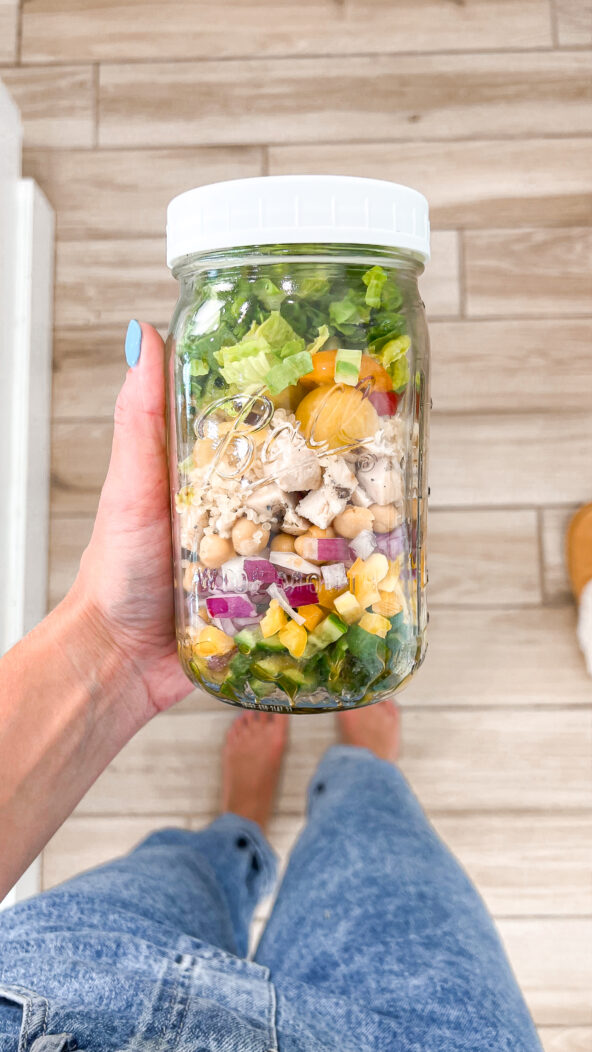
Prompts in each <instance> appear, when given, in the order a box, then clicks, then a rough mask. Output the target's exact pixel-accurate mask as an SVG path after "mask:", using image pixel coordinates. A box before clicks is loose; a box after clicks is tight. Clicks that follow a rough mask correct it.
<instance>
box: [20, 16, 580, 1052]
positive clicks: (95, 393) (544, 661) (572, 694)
mask: <svg viewBox="0 0 592 1052" xmlns="http://www.w3.org/2000/svg"><path fill="white" fill-rule="evenodd" d="M591 57H592V4H591V2H590V0H464V2H463V3H443V2H441V0H299V2H298V3H296V2H295V0H286V2H285V3H282V4H281V5H279V6H278V4H277V0H228V3H224V4H221V3H218V2H216V0H195V2H194V3H191V4H190V3H187V2H185V0H170V2H169V3H167V4H161V5H154V4H153V3H151V2H150V0H128V2H127V3H125V4H120V3H117V2H116V0H92V2H91V0H23V2H22V3H20V4H19V2H18V0H0V76H2V78H3V79H4V80H5V81H6V83H7V85H8V87H9V89H10V90H11V92H12V93H13V95H14V97H15V99H16V101H17V102H18V104H19V106H20V107H21V110H22V115H23V127H24V145H25V154H24V170H25V174H27V175H31V176H33V177H34V178H35V179H36V180H37V181H38V182H39V183H40V185H41V187H42V188H43V189H44V191H45V193H46V194H47V196H48V198H49V200H50V201H51V203H52V204H53V206H54V208H55V210H56V217H57V236H58V243H57V253H56V275H57V284H56V297H55V340H54V388H53V399H54V400H53V431H52V504H51V507H52V523H51V525H52V530H51V558H50V571H49V585H50V602H51V604H52V605H53V604H55V603H57V602H58V601H59V599H60V598H61V597H62V596H63V595H64V594H65V592H66V590H67V589H68V587H69V586H70V584H71V582H72V580H73V578H74V575H75V573H76V567H77V564H78V560H79V557H80V553H81V551H82V550H83V548H84V546H85V545H86V544H87V543H88V539H89V537H90V533H91V529H92V518H93V515H94V512H95V510H96V505H97V500H98V496H99V492H100V487H101V483H102V480H103V478H104V474H105V470H106V466H107V461H108V456H109V443H110V437H111V430H112V425H111V416H112V409H113V403H114V399H115V396H116V393H117V390H118V388H119V385H120V384H121V382H122V379H123V376H124V373H125V368H124V363H123V353H122V342H123V335H124V332H125V326H126V324H127V321H128V319H129V317H130V316H136V317H140V318H143V319H146V320H149V321H152V322H153V323H154V324H156V325H157V326H159V327H160V328H161V330H162V331H163V332H164V331H165V330H166V325H167V321H168V318H169V316H170V313H171V310H172V306H173V304H174V300H175V286H174V282H173V281H172V279H171V277H170V275H169V274H168V272H167V270H166V267H165V265H164V226H165V208H166V203H167V201H168V199H169V198H170V197H171V196H173V195H174V194H175V193H177V192H179V191H181V190H184V189H187V188H188V187H190V186H195V185H198V184H201V183H206V182H209V181H213V180H216V179H223V178H240V177H244V176H249V175H259V174H265V173H270V174H276V173H277V174H281V173H286V172H309V171H318V172H335V173H338V174H339V173H342V174H357V175H364V176H370V177H379V178H388V179H394V180H396V181H399V182H407V183H410V184H411V185H414V186H417V187H418V189H420V190H422V191H423V192H424V193H426V194H427V196H428V197H429V200H430V205H431V215H432V222H433V227H434V236H433V259H432V262H431V264H430V266H429V268H428V270H427V272H426V274H425V276H424V278H423V279H422V293H423V297H424V299H425V301H426V304H427V308H428V312H429V316H430V322H431V336H432V346H433V373H434V384H433V394H434V414H433V421H432V447H431V454H432V455H431V479H430V481H431V493H432V498H431V509H432V510H431V539H430V603H431V623H430V627H431V639H430V651H429V654H428V657H427V660H426V663H425V666H424V668H423V669H422V671H421V672H420V673H419V675H418V677H417V679H416V681H415V682H414V683H413V684H412V685H411V687H410V688H409V689H408V690H407V692H406V693H405V694H404V695H403V696H402V698H401V701H402V705H403V709H404V715H403V720H404V724H403V725H404V747H403V755H402V761H401V763H402V768H403V770H404V771H405V773H406V775H407V777H408V778H409V779H410V781H411V783H412V785H413V786H414V788H415V789H416V791H417V793H418V795H419V797H420V799H421V801H422V803H423V805H424V807H425V808H426V809H427V811H428V813H429V815H430V817H431V819H432V821H433V822H434V824H435V826H436V828H437V829H438V831H439V832H440V833H441V835H442V836H443V837H444V838H445V839H446V840H447V841H448V843H449V844H450V846H451V848H452V849H453V850H454V851H455V852H456V853H457V855H458V856H459V858H460V859H461V861H462V862H463V864H464V866H465V867H466V869H467V871H468V872H469V874H470V875H471V876H472V878H473V879H474V880H475V881H476V883H477V886H478V887H479V889H480V891H481V893H482V894H483V896H484V898H485V900H486V902H487V904H488V906H489V907H490V909H491V910H492V912H493V914H494V916H495V918H496V922H497V924H498V926H499V929H500V931H501V934H502V937H503V939H504V941H505V943H506V946H507V948H508V952H509V954H510V957H511V960H512V964H513V966H514V968H515V970H516V973H517V975H518V978H519V980H520V982H521V984H522V986H523V989H524V991H525V995H526V997H527V1000H528V1002H529V1005H530V1007H531V1010H532V1012H533V1015H534V1017H535V1020H536V1022H537V1025H538V1026H539V1028H540V1033H541V1039H542V1042H543V1045H544V1048H545V1052H588V1050H589V1049H590V1048H591V1047H592V1002H591V999H590V990H591V989H592V951H591V946H592V930H591V925H592V759H591V757H592V749H591V720H592V681H591V680H590V679H589V678H588V677H587V676H586V674H585V671H584V666H583V662H582V659H581V656H580V653H579V651H578V648H577V644H576V641H575V636H574V628H575V610H574V607H573V603H572V601H571V597H570V593H569V586H568V581H567V576H566V570H565V563H564V557H563V538H564V534H565V528H566V524H567V522H568V519H569V516H570V514H572V512H573V510H574V508H575V507H577V505H578V504H580V503H581V502H583V501H587V500H591V499H592V351H591V345H590V335H591V319H592V285H591V282H590V269H591V268H590V263H591V260H592V99H591V92H590V85H591V82H592V81H591V72H592V62H591ZM219 60H220V61H219ZM231 719H232V711H231V710H229V709H225V708H224V707H221V706H220V705H219V704H217V703H216V702H215V701H213V700H212V699H208V698H206V697H205V696H203V695H200V694H199V693H198V692H195V693H194V694H192V695H191V696H190V697H189V698H188V699H186V700H185V701H184V702H182V703H181V704H180V705H179V706H178V707H177V708H176V709H174V710H173V711H171V712H169V713H167V714H166V715H165V716H162V717H160V718H159V719H158V720H157V721H155V722H154V723H153V724H151V725H150V726H148V727H146V728H145V729H144V730H143V731H142V732H141V734H139V735H138V737H137V738H136V739H135V740H134V741H133V742H131V743H130V744H129V746H128V747H127V748H126V749H125V750H124V751H123V753H122V754H121V756H120V757H118V759H117V760H116V761H115V762H114V763H113V764H112V765H111V767H110V768H109V769H108V770H107V771H106V772H105V773H104V774H103V775H102V777H101V778H100V779H99V780H98V781H97V783H96V784H95V786H94V787H93V788H92V789H91V791H90V792H89V793H88V795H87V797H86V798H85V799H84V800H83V801H82V802H81V804H80V806H79V807H78V808H77V811H76V813H75V814H74V815H73V816H72V818H71V819H70V820H69V821H67V822H66V823H65V825H64V826H63V827H62V829H61V830H59V832H58V833H57V834H56V836H55V837H54V839H53V840H52V842H51V843H50V844H49V846H48V847H47V849H46V851H45V852H44V857H43V879H44V884H45V886H47V887H49V886H51V885H53V884H55V883H56V882H58V881H60V880H63V879H66V878H67V877H69V876H71V875H72V874H73V873H75V872H77V871H79V870H81V869H83V868H87V867H89V866H92V865H95V864H97V863H99V862H101V861H103V860H104V859H107V858H109V857H112V856H113V855H115V854H117V853H120V852H123V851H126V850H128V849H129V848H130V847H131V846H132V845H133V844H134V843H136V842H137V841H138V840H139V839H140V838H141V837H143V836H144V835H145V834H146V833H147V832H149V831H150V830H151V829H154V828H157V827H160V826H162V825H168V824H177V825H182V826H185V827H188V828H199V826H200V825H201V824H202V823H203V822H205V821H207V820H208V818H209V817H211V816H212V815H213V814H214V813H215V810H216V807H217V801H218V795H219V770H218V760H217V757H218V750H219V747H220V743H221V741H222V738H223V735H224V732H225V730H226V728H227V727H228V725H229V723H230V721H231ZM333 735H334V728H333V724H332V720H331V718H325V717H320V718H317V717H307V718H302V719H299V720H295V721H294V722H293V724H292V739H291V745H290V751H289V756H288V761H287V768H286V777H285V778H284V781H283V787H282V792H281V795H280V799H279V805H278V811H277V815H276V818H275V820H274V823H273V827H272V831H271V839H272V841H273V842H274V844H275V846H276V847H277V848H278V850H279V852H280V855H281V856H282V858H285V857H286V855H287V853H288V851H289V848H290V845H291V844H292V842H293V840H294V838H295V837H296V836H297V834H298V831H299V829H300V828H301V826H302V822H303V793H304V790H305V786H306V783H307V781H308V779H309V778H310V776H311V774H312V772H313V769H314V765H315V763H316V761H317V759H318V758H319V757H320V755H321V754H322V752H323V750H324V748H325V747H326V746H327V745H328V744H329V743H330V742H331V741H332V740H333ZM263 921H264V911H260V913H259V916H258V925H259V927H260V926H261V924H262V923H263Z"/></svg>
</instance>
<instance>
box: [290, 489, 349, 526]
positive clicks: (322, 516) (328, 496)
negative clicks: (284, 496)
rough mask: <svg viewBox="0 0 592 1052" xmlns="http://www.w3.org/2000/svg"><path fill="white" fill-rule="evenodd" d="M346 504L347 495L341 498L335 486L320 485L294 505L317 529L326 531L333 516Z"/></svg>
mask: <svg viewBox="0 0 592 1052" xmlns="http://www.w3.org/2000/svg"><path fill="white" fill-rule="evenodd" d="M346 504H347V495H346V496H343V497H341V496H340V495H339V493H338V492H337V490H336V489H335V486H332V485H322V486H321V488H320V489H317V490H315V491H314V492H313V493H307V494H306V497H303V498H302V500H301V501H300V503H299V504H297V505H296V510H297V511H299V512H300V513H301V515H304V516H305V518H307V519H308V520H309V521H310V522H312V523H313V524H314V525H315V526H318V527H319V529H321V530H326V529H327V526H329V524H330V523H331V522H333V519H334V518H335V516H336V515H339V513H340V512H342V511H343V509H344V508H345V505H346ZM284 528H285V527H284Z"/></svg>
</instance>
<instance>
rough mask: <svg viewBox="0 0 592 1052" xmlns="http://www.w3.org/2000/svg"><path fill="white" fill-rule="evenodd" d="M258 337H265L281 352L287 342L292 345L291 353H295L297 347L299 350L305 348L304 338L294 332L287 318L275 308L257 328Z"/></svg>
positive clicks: (273, 349) (273, 347)
mask: <svg viewBox="0 0 592 1052" xmlns="http://www.w3.org/2000/svg"><path fill="white" fill-rule="evenodd" d="M255 331H256V335H257V338H261V337H262V338H263V339H264V340H267V343H268V344H269V346H270V348H271V350H272V351H277V353H278V354H279V353H281V351H282V348H284V347H285V346H286V345H287V344H289V345H290V348H291V349H290V353H291V354H295V353H296V348H297V349H298V350H299V351H302V350H304V340H303V339H302V337H301V336H299V335H298V333H296V332H294V329H293V328H292V326H291V325H290V323H289V322H288V321H286V319H285V318H283V317H282V315H281V314H280V312H279V311H277V310H273V311H272V312H271V314H270V315H269V317H268V318H266V320H265V321H264V322H263V324H262V325H259V327H258V328H257V329H256V330H255Z"/></svg>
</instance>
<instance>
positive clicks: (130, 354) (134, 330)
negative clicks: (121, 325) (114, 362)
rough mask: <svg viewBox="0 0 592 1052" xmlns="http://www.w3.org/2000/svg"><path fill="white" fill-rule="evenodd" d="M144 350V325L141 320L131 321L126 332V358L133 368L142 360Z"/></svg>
mask: <svg viewBox="0 0 592 1052" xmlns="http://www.w3.org/2000/svg"><path fill="white" fill-rule="evenodd" d="M141 350H142V326H141V325H140V323H139V321H135V320H133V321H130V323H129V325H128V327H127V332H126V334H125V360H126V362H127V364H128V365H130V366H131V367H132V369H133V367H134V365H137V364H138V362H139V361H140V351H141Z"/></svg>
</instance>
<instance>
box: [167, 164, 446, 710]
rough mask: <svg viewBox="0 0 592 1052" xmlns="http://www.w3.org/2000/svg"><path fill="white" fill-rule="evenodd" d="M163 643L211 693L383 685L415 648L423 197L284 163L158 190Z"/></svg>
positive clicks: (349, 701)
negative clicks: (163, 247) (170, 603)
mask: <svg viewBox="0 0 592 1052" xmlns="http://www.w3.org/2000/svg"><path fill="white" fill-rule="evenodd" d="M167 242H168V261H169V265H170V267H171V269H172V270H173V273H174V275H175V277H176V278H177V279H178V281H179V283H180V297H179V301H178V303H177V306H176V309H175V313H174V316H173V320H172V323H171V329H170V333H169V338H168V354H167V396H168V417H169V463H170V477H171V494H172V523H173V550H174V561H175V590H176V618H177V637H178V644H179V655H180V659H181V662H182V664H183V667H184V669H185V672H186V673H187V675H188V676H189V678H190V679H191V680H193V682H194V683H195V684H196V685H197V686H201V687H204V688H205V689H206V690H207V691H208V692H209V693H211V694H214V695H216V696H217V697H219V698H220V699H221V700H223V701H226V702H230V703H231V704H235V705H242V706H246V707H250V708H259V709H268V710H273V711H282V712H320V711H326V710H328V709H339V708H351V707H356V706H361V705H366V704H369V703H371V702H375V701H381V700H383V699H384V698H386V697H388V696H390V695H392V694H393V693H395V692H396V691H397V690H400V689H401V687H402V686H403V685H404V684H405V683H407V682H408V681H409V679H410V677H411V676H412V675H413V673H414V672H415V671H416V669H417V668H418V667H419V665H420V664H421V661H422V659H423V656H424V653H425V647H426V623H427V613H426V601H425V585H426V568H425V533H426V496H427V481H426V454H427V429H428V407H429V347H428V337H427V329H426V324H425V318H424V312H423V304H422V302H421V299H420V296H419V293H418V288H417V279H418V277H419V275H420V274H421V273H422V271H423V266H424V263H425V261H426V260H427V259H428V258H429V225H428V210H427V202H426V201H425V199H424V198H423V197H422V196H421V194H418V193H417V192H416V191H414V190H411V189H409V188H407V187H402V186H397V185H396V184H393V183H386V182H380V181H376V180H368V179H354V178H344V177H331V176H304V177H297V176H285V177H278V178H268V179H248V180H240V181H236V182H229V183H218V184H215V185H213V186H207V187H201V188H198V189H196V190H191V191H188V192H187V193H185V194H181V195H180V196H179V197H177V198H175V199H174V200H173V201H172V202H171V204H170V205H169V212H168V226H167Z"/></svg>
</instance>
